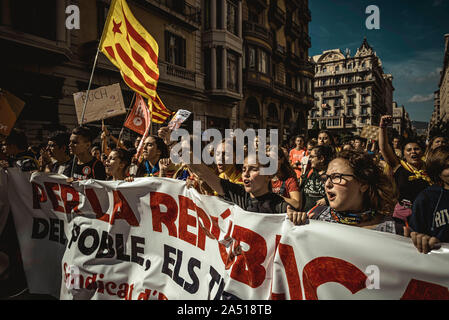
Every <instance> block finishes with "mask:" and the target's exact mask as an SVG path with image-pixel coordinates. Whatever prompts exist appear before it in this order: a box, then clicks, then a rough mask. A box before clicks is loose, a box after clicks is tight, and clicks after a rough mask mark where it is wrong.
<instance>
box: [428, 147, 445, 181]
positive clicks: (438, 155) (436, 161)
mask: <svg viewBox="0 0 449 320" xmlns="http://www.w3.org/2000/svg"><path fill="white" fill-rule="evenodd" d="M448 161H449V146H448V145H443V146H439V147H437V148H435V149H434V150H431V151H430V152H429V154H428V156H427V159H426V172H427V174H428V175H429V177H430V179H432V181H433V182H435V183H441V182H442V181H441V178H440V174H441V171H443V170H444V169H446V168H447V167H448Z"/></svg>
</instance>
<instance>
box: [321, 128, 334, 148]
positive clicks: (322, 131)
mask: <svg viewBox="0 0 449 320" xmlns="http://www.w3.org/2000/svg"><path fill="white" fill-rule="evenodd" d="M322 133H325V134H327V136H328V137H329V143H330V145H331V146H333V147H335V140H334V136H333V135H332V133H330V131H329V130H321V131H320V132H318V136H317V138H318V137H319V136H320V134H322Z"/></svg>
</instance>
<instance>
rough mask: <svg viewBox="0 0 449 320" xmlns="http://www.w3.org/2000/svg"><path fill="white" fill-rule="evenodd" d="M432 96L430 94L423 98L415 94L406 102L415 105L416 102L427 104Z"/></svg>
mask: <svg viewBox="0 0 449 320" xmlns="http://www.w3.org/2000/svg"><path fill="white" fill-rule="evenodd" d="M433 97H434V94H433V93H431V94H429V95H427V96H423V95H420V94H415V95H414V96H413V97H411V98H410V99H409V100H408V101H407V102H411V103H416V102H427V101H431V100H433Z"/></svg>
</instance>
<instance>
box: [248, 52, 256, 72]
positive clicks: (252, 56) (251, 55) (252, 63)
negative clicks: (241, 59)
mask: <svg viewBox="0 0 449 320" xmlns="http://www.w3.org/2000/svg"><path fill="white" fill-rule="evenodd" d="M248 68H250V69H256V49H255V48H252V47H249V48H248Z"/></svg>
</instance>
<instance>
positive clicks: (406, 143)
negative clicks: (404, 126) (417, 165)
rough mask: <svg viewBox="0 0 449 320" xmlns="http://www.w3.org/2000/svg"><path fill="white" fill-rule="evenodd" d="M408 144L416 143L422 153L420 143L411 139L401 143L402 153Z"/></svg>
mask: <svg viewBox="0 0 449 320" xmlns="http://www.w3.org/2000/svg"><path fill="white" fill-rule="evenodd" d="M409 143H416V144H417V145H418V146H419V147H420V148H421V150H422V152H424V148H423V146H422V144H421V142H420V141H418V140H417V139H413V138H408V139H405V140H404V142H403V143H402V146H401V149H402V150H401V151H402V152H404V150H405V146H406V145H408V144H409Z"/></svg>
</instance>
